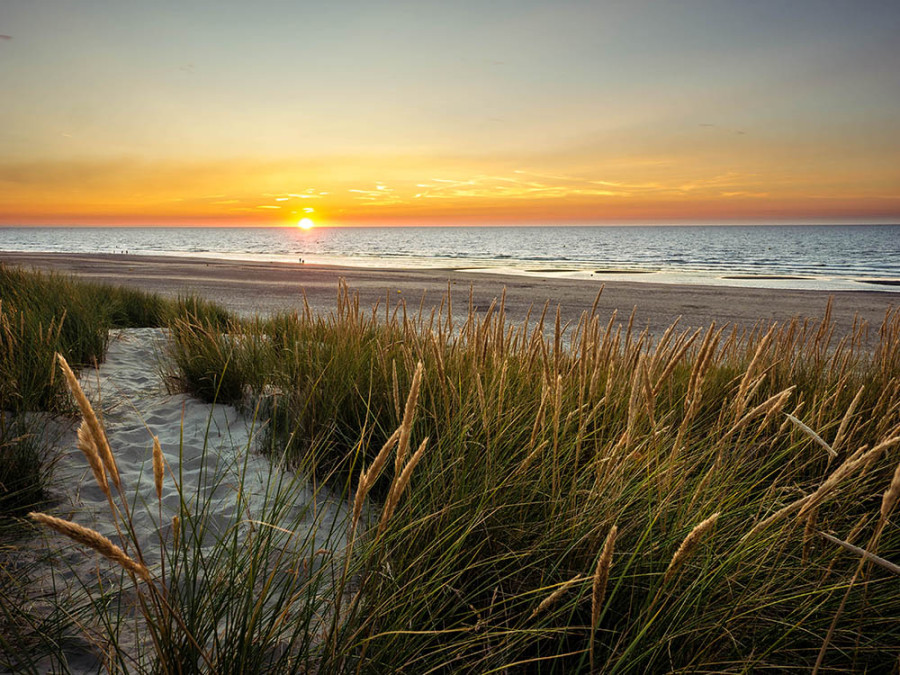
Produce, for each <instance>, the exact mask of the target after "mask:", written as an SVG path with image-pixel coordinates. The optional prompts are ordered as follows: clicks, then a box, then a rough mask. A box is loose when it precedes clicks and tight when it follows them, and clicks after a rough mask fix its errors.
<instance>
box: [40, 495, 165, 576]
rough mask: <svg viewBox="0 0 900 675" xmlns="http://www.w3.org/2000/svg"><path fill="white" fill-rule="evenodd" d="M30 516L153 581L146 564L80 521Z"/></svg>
mask: <svg viewBox="0 0 900 675" xmlns="http://www.w3.org/2000/svg"><path fill="white" fill-rule="evenodd" d="M28 517H29V518H31V519H32V520H34V521H36V522H38V523H41V524H42V525H45V526H46V527H49V528H50V529H51V530H54V531H56V532H58V533H59V534H61V535H63V536H65V537H68V538H69V539H71V540H73V541H75V542H78V543H79V544H83V545H84V546H87V547H88V548H92V549H94V550H95V551H97V553H99V554H100V555H102V556H103V557H104V558H106V559H108V560H111V561H112V562H114V563H116V564H117V565H119V566H120V567H122V568H123V569H125V570H127V571H128V572H131V573H132V574H135V575H136V576H138V577H140V578H141V579H143V580H144V581H146V582H148V583H150V582H151V581H152V579H151V577H150V571H149V570H148V569H147V568H146V567H145V566H144V565H142V564H141V563H139V562H137V561H136V560H134V559H132V558H130V557H129V556H128V554H126V553H125V551H123V550H122V549H121V548H119V547H118V546H116V545H115V544H113V543H112V542H111V541H110V540H109V539H107V538H106V537H104V536H103V535H102V534H100V533H99V532H96V531H95V530H91V529H89V528H87V527H84V526H82V525H79V524H78V523H73V522H71V521H68V520H63V519H62V518H56V517H54V516H50V515H47V514H46V513H36V512H31V513H29V514H28Z"/></svg>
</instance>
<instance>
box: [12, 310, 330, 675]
mask: <svg viewBox="0 0 900 675" xmlns="http://www.w3.org/2000/svg"><path fill="white" fill-rule="evenodd" d="M165 340H166V338H165V336H164V334H163V332H162V331H161V330H159V329H152V328H148V329H129V330H123V331H116V332H115V333H114V334H113V336H112V338H111V340H110V346H109V350H108V352H107V355H106V360H105V362H104V363H103V364H102V365H101V366H100V367H99V369H97V370H95V371H91V370H89V369H86V370H85V371H83V372H82V374H81V376H80V381H81V384H82V387H83V388H84V389H85V391H86V393H87V394H88V396H89V398H91V399H92V403H93V404H94V406H95V409H97V410H98V411H102V415H103V420H104V424H105V427H106V431H107V436H108V439H109V443H110V446H111V448H112V449H113V452H114V454H115V457H116V462H117V464H118V468H119V472H120V475H121V479H122V483H123V487H124V491H125V494H126V495H127V497H128V500H129V502H130V503H131V504H132V523H133V524H134V527H135V532H136V535H137V539H138V541H139V543H140V546H141V550H142V552H143V558H144V560H145V562H146V563H147V564H148V566H149V567H150V569H151V571H152V572H153V573H154V575H156V576H157V577H158V575H159V571H160V561H161V555H160V550H161V543H160V537H161V538H162V540H163V541H164V542H165V544H164V545H165V546H167V547H168V546H170V545H171V541H172V524H171V523H172V516H173V515H175V514H177V513H178V512H179V509H180V504H181V500H182V499H184V500H185V502H186V503H187V505H188V508H189V509H192V508H194V506H195V505H196V506H197V507H198V508H202V509H205V510H206V512H207V517H206V519H205V521H204V536H203V548H204V550H205V551H207V552H209V551H211V549H212V547H214V546H216V542H217V540H218V539H219V537H221V536H222V534H223V533H225V532H229V531H232V528H234V527H238V528H247V527H250V525H249V523H250V522H251V521H254V520H259V519H260V518H261V517H262V515H261V514H262V512H263V508H264V507H263V504H264V502H265V496H266V493H267V486H268V485H273V484H276V483H277V482H278V481H283V483H282V484H288V485H289V486H290V495H291V498H292V500H293V501H292V503H290V505H289V506H288V507H287V508H285V509H284V510H283V512H282V518H281V520H280V521H278V522H271V521H272V519H271V518H268V519H267V521H268V522H270V523H271V524H272V525H276V526H283V527H289V528H292V530H293V531H294V532H297V536H296V539H292V540H291V541H296V542H302V541H303V540H304V538H305V537H306V536H307V535H309V537H310V541H312V542H313V546H314V549H313V550H315V548H320V547H321V548H327V547H329V542H330V541H331V542H333V541H334V537H335V536H337V538H338V540H340V541H343V538H342V537H343V536H345V533H346V530H345V529H344V528H343V525H344V523H345V522H346V515H347V508H346V504H345V503H343V502H342V501H341V500H339V499H338V498H336V497H335V496H333V495H332V494H331V493H330V492H328V491H327V490H326V489H324V488H321V487H320V488H319V489H318V490H317V491H316V492H313V490H312V489H311V488H310V486H309V485H308V484H306V483H304V482H303V479H302V477H297V476H294V475H292V474H288V473H283V472H281V470H280V469H278V467H275V466H273V465H272V463H270V462H269V460H268V459H266V458H264V457H262V456H261V455H259V454H257V452H256V446H257V440H258V436H259V435H260V434H259V433H258V432H259V425H258V424H255V423H254V421H253V419H251V417H249V416H247V415H246V414H243V413H242V412H240V411H238V410H237V409H235V408H233V407H231V406H225V405H209V404H206V403H203V402H202V401H199V400H197V399H194V398H192V397H190V396H187V395H185V394H169V393H167V392H166V389H165V386H164V383H163V380H162V378H161V375H160V368H159V356H160V354H161V352H162V350H163V349H164V348H165ZM152 434H156V435H157V436H158V437H159V440H160V445H161V448H162V450H163V453H164V455H165V458H166V462H167V464H168V467H169V472H168V473H167V475H166V477H165V480H164V483H163V493H162V500H161V512H162V515H161V520H160V506H159V503H158V501H157V496H156V489H155V486H154V480H153V468H152V448H153V437H152ZM59 450H60V455H59V461H58V464H57V465H56V468H55V470H54V476H53V492H54V497H55V499H56V501H57V505H56V508H55V509H54V510H53V513H54V515H57V516H59V517H62V518H66V519H69V520H72V521H74V522H76V523H79V524H81V525H84V526H87V527H90V528H93V529H95V530H97V531H99V532H101V533H102V534H104V535H105V536H107V537H109V538H110V539H111V540H112V541H113V542H115V543H119V544H121V540H120V539H119V537H118V536H117V533H116V529H115V526H114V524H113V521H112V518H111V516H110V510H109V506H108V502H107V499H106V497H105V495H104V493H103V491H102V490H101V489H100V487H99V486H98V485H97V484H96V481H95V480H94V477H93V475H92V473H91V471H90V469H89V468H88V465H87V462H86V460H85V458H84V456H83V455H82V453H81V451H80V450H78V449H77V448H76V445H75V434H74V430H69V431H68V433H66V434H63V436H62V440H61V442H60V448H59ZM173 476H177V477H178V480H179V482H180V484H181V486H182V489H181V491H180V492H179V490H178V489H177V488H176V484H175V480H174V479H173ZM271 492H272V490H269V494H271ZM304 528H306V530H305V531H304ZM332 528H333V529H334V532H335V533H337V534H336V535H332V538H331V539H329V537H328V534H327V531H328V530H331V529H332ZM242 531H243V530H242ZM44 534H45V536H44V537H37V538H34V539H33V540H30V541H25V542H23V543H22V544H21V546H20V547H19V551H18V553H17V555H18V556H19V560H18V561H16V564H17V565H22V567H23V568H26V567H29V566H32V567H31V571H32V574H34V575H35V576H36V577H37V586H36V587H35V588H34V589H33V596H34V597H35V598H40V597H42V596H43V595H44V594H48V595H53V594H54V593H55V594H57V598H61V597H65V595H60V593H61V591H60V589H68V591H63V592H62V593H63V594H65V593H70V594H71V593H72V592H74V593H75V595H76V596H77V595H78V594H79V593H80V589H81V588H84V587H89V588H95V587H96V583H97V581H98V579H99V580H101V582H102V583H103V584H104V585H106V586H107V588H108V589H110V588H111V589H116V588H117V587H119V584H120V583H121V581H122V576H121V573H120V570H118V569H116V567H115V566H114V565H113V564H112V563H109V562H108V561H106V560H103V559H102V558H100V557H99V556H98V555H97V554H95V553H94V552H93V551H91V550H89V549H85V548H83V547H76V546H73V545H72V544H71V542H69V541H68V540H67V539H64V538H62V537H60V536H58V535H56V534H55V533H52V532H49V531H48V532H45V533H44ZM298 545H299V544H298ZM331 548H332V549H333V548H335V547H334V546H333V545H332V546H331ZM125 549H126V551H127V552H128V553H129V554H130V555H132V556H133V557H137V555H136V553H135V549H134V547H133V546H132V545H130V543H128V544H127V545H126V546H125ZM48 552H49V554H50V559H49V560H48V559H47V554H48ZM51 563H52V564H51ZM34 566H36V567H34ZM73 597H74V596H73ZM34 609H35V611H36V612H37V613H38V614H42V613H49V612H50V610H51V605H50V604H48V603H47V602H42V601H40V600H38V601H36V602H35V604H34ZM135 625H136V624H135V623H133V622H128V621H125V622H124V624H123V629H122V631H123V632H122V634H121V635H120V640H119V642H120V644H121V645H123V646H125V647H126V648H128V647H132V646H133V645H134V644H135V642H136V640H138V639H139V638H138V637H137V635H136V634H135V633H134V627H135ZM146 637H147V636H146V635H144V636H143V638H140V639H146ZM67 649H69V651H68V652H67V657H68V658H69V662H70V663H69V665H70V669H71V670H72V672H85V673H87V672H96V671H97V668H98V666H99V665H100V664H99V661H98V660H97V658H96V656H95V654H94V651H93V650H92V649H91V648H90V646H89V645H88V643H87V642H85V641H84V639H83V638H78V639H76V640H74V641H73V642H72V643H71V645H70V646H67Z"/></svg>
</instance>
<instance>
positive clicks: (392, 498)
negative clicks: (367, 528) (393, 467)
mask: <svg viewBox="0 0 900 675" xmlns="http://www.w3.org/2000/svg"><path fill="white" fill-rule="evenodd" d="M426 445H428V438H426V439H425V440H424V441H422V443H421V444H420V445H419V449H418V450H416V451H415V453H413V456H412V457H410V458H409V462H407V463H406V466H405V467H404V468H403V473H401V474H400V475H399V476H395V477H394V482H393V484H392V485H391V490H390V492H389V493H388V497H387V501H386V502H385V504H384V510H383V511H382V512H381V521H380V522H379V523H378V533H379V534H381V533H382V532H383V531H384V528H385V526H386V525H387V523H388V521H389V520H390V519H391V516H393V515H394V509H396V508H397V502H399V501H400V497H401V496H402V495H403V492H404V490H406V486H407V485H408V484H409V479H410V478H411V477H412V472H413V469H415V468H416V464H418V463H419V460H420V459H422V454H423V453H424V452H425V446H426Z"/></svg>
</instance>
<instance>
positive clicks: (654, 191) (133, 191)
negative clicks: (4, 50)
mask: <svg viewBox="0 0 900 675" xmlns="http://www.w3.org/2000/svg"><path fill="white" fill-rule="evenodd" d="M815 159H816V158H815V157H808V158H806V159H805V160H802V161H801V160H800V159H797V158H788V157H785V156H784V155H783V154H782V153H780V152H775V153H773V154H772V155H761V156H758V157H745V158H744V164H743V165H742V166H731V165H730V164H729V163H728V162H727V161H726V160H727V158H723V157H719V156H710V157H702V156H701V157H697V156H691V155H690V154H689V153H684V154H683V155H680V156H671V157H669V156H660V157H658V158H655V159H653V160H652V161H651V160H649V159H647V158H646V157H641V156H628V155H623V156H598V157H593V158H591V161H590V162H587V161H586V160H585V158H583V157H580V156H579V157H562V158H554V160H553V161H552V162H550V161H549V160H548V161H547V162H546V163H545V165H543V166H540V165H539V166H535V165H533V164H528V163H526V162H525V161H524V160H523V161H521V162H519V161H513V160H510V159H493V158H482V157H474V158H447V157H425V156H361V157H345V158H322V159H320V160H316V161H309V162H307V163H305V164H304V167H308V168H298V166H297V164H296V163H295V162H293V161H288V160H277V161H276V160H272V161H265V162H264V161H261V160H251V159H246V160H237V159H232V160H228V161H204V162H198V161H193V162H192V161H187V160H182V161H175V160H172V161H167V162H155V163H151V162H142V161H139V160H132V159H119V160H104V161H97V160H95V161H87V160H81V161H76V160H72V161H61V160H56V161H51V160H45V161H43V162H28V163H14V162H10V161H6V162H3V161H0V224H5V225H121V226H128V225H134V226H153V225H169V226H189V225H195V226H270V227H279V226H280V227H284V226H288V227H298V226H299V227H300V228H301V229H308V228H305V227H304V226H303V225H299V224H300V223H303V222H307V221H308V222H312V218H311V216H312V215H313V214H315V215H316V220H317V221H318V223H316V226H317V227H323V226H327V227H339V226H342V225H489V224H535V225H537V224H542V225H552V224H576V223H596V224H617V223H618V224H629V223H635V224H643V223H653V222H657V223H678V222H682V223H690V222H695V223H704V222H708V223H730V222H760V223H765V222H873V223H875V222H900V199H898V198H897V191H896V185H898V184H900V169H898V168H897V167H893V168H892V167H884V166H874V167H868V166H866V165H864V164H860V163H855V162H849V161H848V162H844V163H837V164H827V165H819V164H818V163H817V162H816V161H815ZM320 216H324V219H323V218H322V217H320Z"/></svg>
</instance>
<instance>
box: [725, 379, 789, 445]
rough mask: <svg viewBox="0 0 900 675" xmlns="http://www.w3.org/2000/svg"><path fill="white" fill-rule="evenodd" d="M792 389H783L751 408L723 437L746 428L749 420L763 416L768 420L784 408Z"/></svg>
mask: <svg viewBox="0 0 900 675" xmlns="http://www.w3.org/2000/svg"><path fill="white" fill-rule="evenodd" d="M794 389H795V387H794V386H790V387H788V388H787V389H785V390H784V391H781V392H778V393H777V394H775V395H774V396H770V397H769V398H767V399H766V400H765V401H763V402H762V403H760V404H759V405H758V406H756V407H755V408H753V409H752V410H751V411H750V412H748V413H747V414H746V415H744V416H743V417H742V418H741V419H740V420H739V421H738V422H737V424H735V425H734V426H733V427H731V430H730V431H729V432H728V433H727V434H725V436H724V437H725V438H727V437H728V436H731V435H732V434H734V433H736V432H738V431H740V430H741V429H743V428H744V427H745V426H747V423H748V422H750V420H752V419H753V418H755V417H758V416H759V415H765V416H766V418H769V417H770V415H771V414H772V413H773V412H775V411H777V410H780V409H781V408H783V407H784V405H785V404H786V403H787V401H788V399H789V398H790V397H791V394H792V393H793V391H794Z"/></svg>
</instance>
